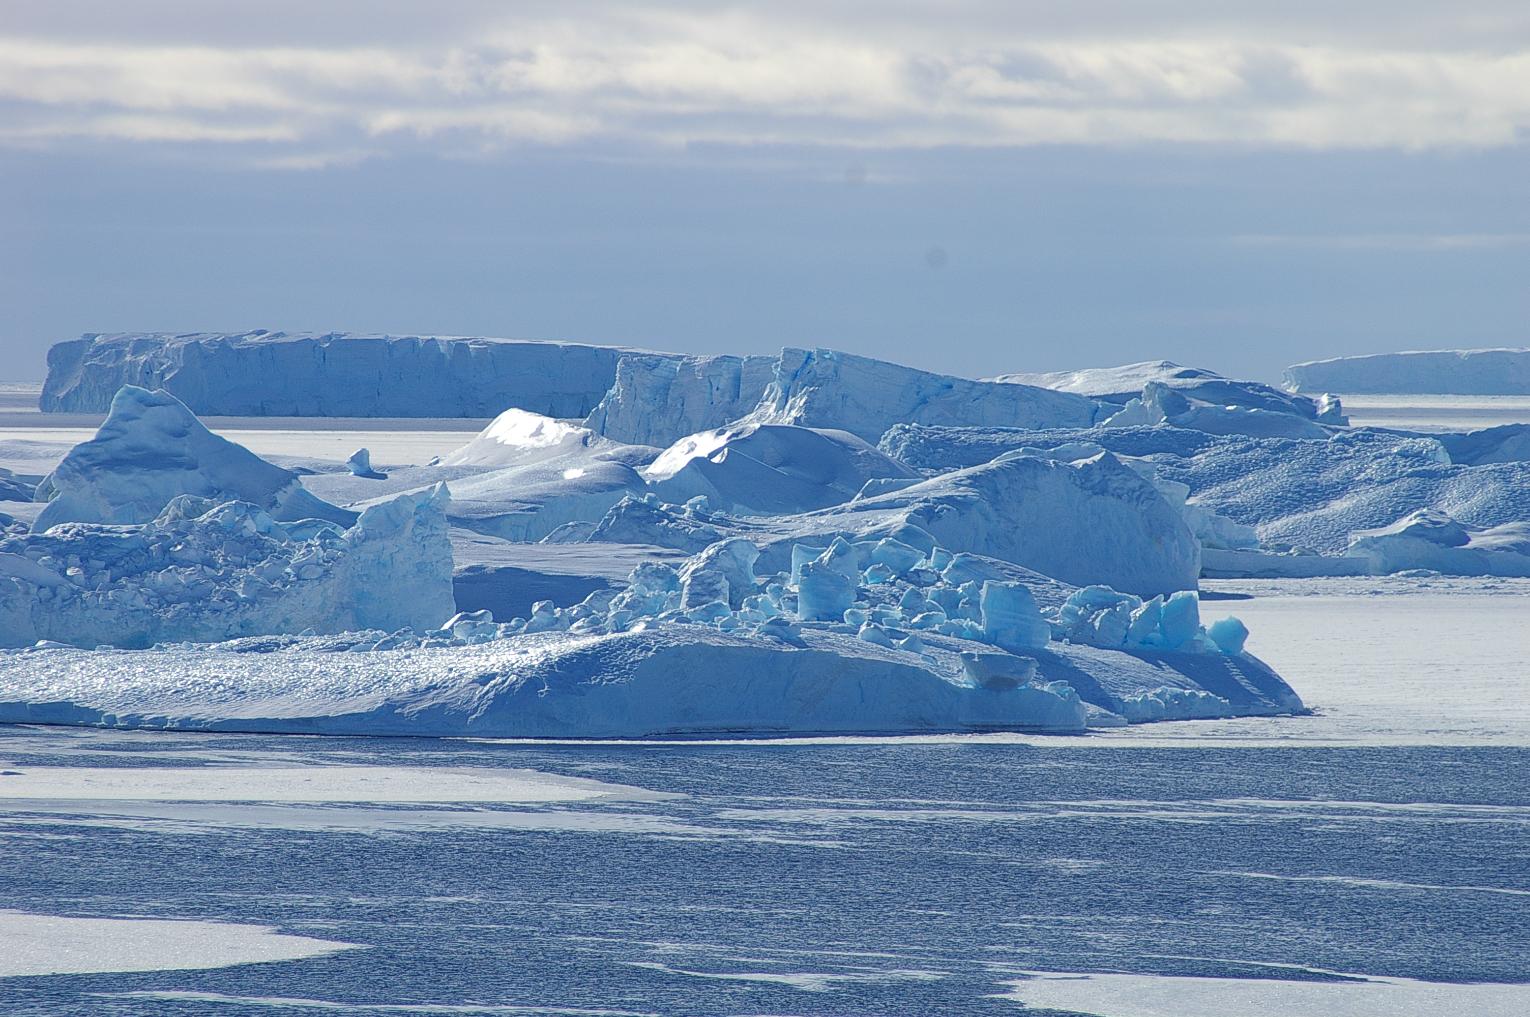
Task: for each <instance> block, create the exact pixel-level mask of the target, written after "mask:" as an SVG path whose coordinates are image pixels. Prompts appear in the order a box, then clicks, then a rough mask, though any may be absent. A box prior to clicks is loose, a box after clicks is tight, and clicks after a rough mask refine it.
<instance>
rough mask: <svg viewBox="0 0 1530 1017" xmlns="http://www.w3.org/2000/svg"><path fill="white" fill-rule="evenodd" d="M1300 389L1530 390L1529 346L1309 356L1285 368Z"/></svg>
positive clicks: (1356, 391)
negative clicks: (1527, 347) (1318, 357)
mask: <svg viewBox="0 0 1530 1017" xmlns="http://www.w3.org/2000/svg"><path fill="white" fill-rule="evenodd" d="M1285 382H1286V385H1287V387H1289V388H1291V389H1292V390H1293V391H1297V392H1343V393H1353V394H1355V395H1362V394H1364V395H1393V394H1425V395H1429V394H1439V395H1530V349H1491V350H1419V351H1410V352H1406V353H1372V354H1369V355H1366V356H1355V357H1334V358H1332V359H1329V360H1309V361H1307V362H1305V363H1301V364H1292V365H1291V366H1290V367H1288V368H1286V373H1285Z"/></svg>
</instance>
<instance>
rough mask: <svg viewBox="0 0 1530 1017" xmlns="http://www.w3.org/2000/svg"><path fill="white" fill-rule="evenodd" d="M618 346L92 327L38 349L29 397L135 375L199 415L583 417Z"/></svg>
mask: <svg viewBox="0 0 1530 1017" xmlns="http://www.w3.org/2000/svg"><path fill="white" fill-rule="evenodd" d="M624 352H627V351H623V350H621V349H619V348H616V347H610V346H591V345H586V344H581V343H564V342H541V341H532V340H522V339H492V338H479V337H459V336H394V335H354V334H348V333H345V332H326V333H291V334H289V333H286V332H269V331H265V330H257V331H253V332H193V333H169V332H122V333H116V334H94V333H92V334H87V335H85V336H82V337H81V338H79V339H76V340H72V341H69V342H62V343H58V344H56V345H55V346H54V347H53V348H52V349H51V350H49V351H48V378H47V381H46V383H45V384H44V386H43V392H42V399H41V404H40V405H41V407H42V409H43V410H44V411H58V412H73V413H80V412H99V411H101V410H105V409H106V408H107V406H108V404H109V403H110V402H111V399H112V397H113V395H115V394H116V392H117V390H118V389H119V388H121V387H122V386H123V385H137V386H139V387H142V388H162V389H165V390H166V391H168V392H170V393H171V394H172V395H174V396H176V397H177V398H178V399H180V400H181V401H182V402H184V403H186V404H187V405H188V406H190V407H191V408H192V409H193V410H195V411H196V412H197V413H201V414H204V415H208V414H215V415H220V416H292V417H492V416H494V415H495V414H497V413H499V412H500V411H502V410H504V409H505V408H506V407H510V406H516V407H519V408H521V409H525V410H530V411H532V412H534V413H543V414H546V415H548V416H553V417H583V416H584V415H585V414H587V413H589V412H590V411H591V410H592V409H593V408H594V407H595V405H596V404H597V403H599V402H600V400H601V398H602V397H603V396H604V395H605V393H606V391H607V390H608V389H610V387H611V383H612V382H613V380H615V377H616V362H617V359H618V358H619V357H620V356H621V355H622V354H623V353H624ZM653 356H662V354H654V355H653ZM276 379H279V383H276V381H275V380H276Z"/></svg>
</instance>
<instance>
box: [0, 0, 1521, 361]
mask: <svg viewBox="0 0 1530 1017" xmlns="http://www.w3.org/2000/svg"><path fill="white" fill-rule="evenodd" d="M1527 322H1530V4H1525V3H1524V2H1523V0H1514V2H1471V0H1467V2H1464V3H1460V4H1441V3H1438V2H1437V0H1389V2H1385V3H1383V2H1380V0H1353V2H1351V3H1347V4H1333V3H1332V2H1331V0H1325V2H1321V3H1319V2H1315V0H1289V2H1286V3H1282V4H1270V3H1267V2H1262V0H1261V2H1258V3H1251V2H1248V0H1161V2H1154V3H1151V4H1148V3H1142V2H1139V0H1103V2H1088V0H1085V2H1074V3H1068V4H1057V3H1033V2H1028V0H1009V2H987V0H945V2H942V3H909V2H900V0H882V2H877V3H871V2H860V0H848V2H840V3H833V4H826V3H824V2H822V0H817V2H811V3H810V2H803V0H774V2H772V3H769V4H732V5H720V4H699V3H675V2H671V3H659V4H637V3H633V2H626V3H580V2H570V0H565V2H559V3H541V2H536V0H526V2H517V3H502V2H489V0H482V2H480V0H458V2H452V0H438V2H432V3H419V2H415V0H408V2H405V0H326V2H324V3H318V4H315V3H312V2H311V0H305V2H295V0H266V2H263V3H259V4H253V3H240V2H229V3H218V4H204V3H194V2H189V0H186V2H179V3H169V2H164V0H134V2H133V3H131V4H124V3H121V2H120V0H41V2H39V0H4V4H3V6H0V353H3V355H4V356H3V360H0V376H3V377H8V378H14V379H40V378H41V377H42V375H43V373H44V371H45V367H44V355H45V352H46V350H47V347H48V346H49V345H50V344H51V343H53V342H56V341H58V340H60V339H65V338H69V337H72V336H75V335H78V334H80V333H82V332H106V331H113V332H115V331H137V330H145V331H147V330H166V331H203V330H209V331H211V330H221V331H243V330H247V329H253V328H270V329H281V330H286V331H299V330H318V331H331V330H348V331H366V332H394V333H402V334H443V335H494V336H516V337H524V338H558V339H573V340H581V341H589V342H598V343H610V344H622V345H634V346H642V347H647V348H652V349H664V350H677V351H683V352H697V353H703V352H730V353H744V352H774V351H775V350H777V349H779V348H780V347H781V346H785V345H793V346H804V345H806V346H826V347H832V348H837V349H842V350H848V351H853V352H857V353H864V354H868V355H871V356H879V357H883V358H886V359H891V360H896V361H900V362H903V363H908V364H913V365H916V366H920V367H925V368H930V369H934V370H941V371H946V372H950V373H956V374H963V375H968V376H986V375H993V374H999V373H1009V372H1016V371H1045V370H1059V369H1064V368H1073V367H1086V366H1105V365H1110V364H1117V363H1123V362H1129V361H1135V360H1145V359H1159V358H1168V359H1172V360H1176V361H1179V362H1181V363H1188V364H1194V365H1196V366H1202V367H1209V368H1211V369H1214V370H1218V371H1221V372H1223V373H1226V374H1233V375H1240V376H1246V377H1255V378H1262V379H1267V380H1274V379H1277V378H1278V377H1279V374H1280V370H1281V368H1282V367H1284V366H1285V365H1287V364H1290V363H1294V362H1296V361H1299V360H1307V359H1315V358H1320V357H1328V356H1339V355H1344V354H1350V353H1367V352H1381V351H1386V350H1397V349H1428V348H1436V349H1437V348H1462V347H1481V346H1505V345H1508V346H1530V326H1527Z"/></svg>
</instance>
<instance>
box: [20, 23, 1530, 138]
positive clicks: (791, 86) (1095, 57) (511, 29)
mask: <svg viewBox="0 0 1530 1017" xmlns="http://www.w3.org/2000/svg"><path fill="white" fill-rule="evenodd" d="M824 6H825V5H822V4H808V3H798V2H794V0H787V2H778V3H772V4H769V5H764V4H761V5H754V6H734V7H727V8H717V7H714V6H710V5H686V4H674V3H670V4H660V5H654V4H646V5H642V6H641V7H639V6H637V5H630V4H569V3H562V4H543V3H524V4H513V5H509V4H499V3H480V2H459V3H444V4H420V3H401V2H394V0H382V2H371V3H360V2H344V0H343V2H336V3H326V4H318V5H314V4H296V3H289V2H285V0H281V2H273V3H265V4H260V5H253V4H250V5H244V4H237V5H195V4H185V3H179V4H172V3H162V2H156V0H142V2H137V3H133V4H121V3H100V2H71V0H43V2H33V0H12V2H11V3H10V4H8V5H7V17H6V18H5V19H4V22H3V23H0V145H8V146H12V147H25V148H57V147H61V146H68V145H70V144H71V143H77V142H79V141H81V140H88V141H93V142H94V141H102V140H106V141H113V142H120V143H124V144H134V145H139V146H154V145H160V146H166V145H168V146H175V145H185V144H200V145H202V146H203V147H210V148H211V149H213V150H219V149H225V148H226V149H232V150H240V149H247V148H249V147H251V146H258V147H259V150H260V153H261V154H260V156H259V157H260V158H261V159H263V160H266V161H267V163H268V164H269V165H271V166H274V167H289V168H302V167H306V166H318V165H325V164H328V163H332V162H346V161H355V160H357V159H361V158H365V157H369V156H374V155H384V154H388V153H390V152H396V151H399V150H403V149H410V148H416V147H418V146H419V145H421V144H424V145H428V146H431V147H433V148H436V149H438V150H440V151H442V152H444V153H447V154H452V153H462V154H475V153H481V152H484V151H495V150H500V149H504V148H509V147H526V146H542V147H545V146H566V145H570V144H582V145H590V144H595V145H601V144H609V143H619V144H622V145H624V146H626V145H631V144H637V145H641V146H652V147H656V148H659V149H664V148H672V147H683V146H690V145H696V144H724V145H746V146H758V145H783V146H785V145H793V146H801V145H809V146H811V145H825V144H828V145H835V146H851V147H863V148H867V149H877V148H904V149H907V148H926V147H937V146H963V147H1024V146H1034V145H1048V144H1073V145H1079V144H1082V145H1100V144H1122V143H1151V142H1202V143H1231V144H1237V145H1245V146H1247V145H1252V146H1281V147H1296V148H1306V149H1319V150H1325V149H1343V148H1393V149H1411V150H1417V149H1429V148H1449V147H1465V148H1490V147H1500V146H1506V145H1511V144H1514V143H1516V142H1517V141H1520V140H1523V138H1524V136H1525V132H1526V127H1527V125H1530V9H1527V8H1526V6H1525V5H1524V4H1523V3H1487V4H1474V5H1466V6H1463V5H1445V4H1439V3H1426V2H1416V0H1403V2H1400V3H1388V4H1378V3H1370V2H1364V3H1356V4H1346V5H1338V6H1340V7H1342V10H1339V11H1331V10H1328V8H1330V7H1333V6H1335V5H1331V4H1317V3H1311V2H1296V3H1288V4H1282V5H1269V4H1257V5H1256V4H1238V3H1225V2H1224V3H1185V2H1181V3H1173V2H1168V3H1162V4H1140V3H1125V2H1116V3H1084V4H1068V5H1056V4H1031V3H980V2H956V3H942V4H922V5H921V4H909V3H897V2H890V3H882V4H863V3H849V4H838V5H830V6H831V7H832V10H830V11H828V12H825V11H823V10H822V8H823V7H824ZM1275 6H1278V7H1279V8H1280V10H1279V13H1278V15H1272V14H1271V13H1270V9H1271V8H1272V7H1275Z"/></svg>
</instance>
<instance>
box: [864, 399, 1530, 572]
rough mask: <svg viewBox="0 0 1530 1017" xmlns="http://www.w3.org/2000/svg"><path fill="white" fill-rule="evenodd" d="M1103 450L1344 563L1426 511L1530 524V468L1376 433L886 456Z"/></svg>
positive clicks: (1036, 438) (1134, 433)
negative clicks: (1358, 542) (1468, 462)
mask: <svg viewBox="0 0 1530 1017" xmlns="http://www.w3.org/2000/svg"><path fill="white" fill-rule="evenodd" d="M1080 441H1084V442H1091V443H1094V444H1096V445H1099V446H1101V447H1103V448H1106V449H1109V450H1111V451H1112V452H1115V453H1118V454H1120V455H1124V456H1142V457H1147V458H1148V459H1150V460H1152V462H1153V463H1154V464H1155V465H1156V466H1157V468H1158V475H1159V477H1160V478H1161V479H1164V480H1169V481H1177V482H1179V483H1183V484H1185V485H1187V486H1188V487H1189V488H1190V492H1191V500H1192V503H1193V504H1196V505H1200V506H1203V507H1205V508H1207V509H1210V510H1212V511H1214V512H1217V513H1219V514H1221V515H1225V516H1228V517H1230V518H1232V519H1233V520H1235V521H1237V522H1239V523H1242V524H1245V525H1248V526H1252V527H1254V528H1255V529H1256V530H1257V531H1258V533H1259V536H1260V538H1261V539H1262V540H1263V541H1264V542H1265V543H1266V544H1268V545H1283V544H1289V545H1296V546H1299V547H1304V548H1308V549H1310V550H1314V551H1321V552H1324V553H1327V554H1341V553H1343V551H1344V550H1345V549H1346V548H1347V547H1348V544H1349V534H1350V533H1351V531H1354V530H1363V529H1371V528H1375V527H1380V526H1389V525H1391V524H1392V523H1394V522H1396V521H1397V520H1398V519H1400V518H1402V517H1403V516H1405V515H1407V514H1408V513H1409V512H1412V511H1414V510H1416V509H1420V508H1432V509H1437V510H1439V511H1442V512H1445V513H1446V514H1448V515H1449V516H1451V517H1452V518H1454V519H1458V520H1461V521H1462V522H1464V523H1467V524H1469V525H1472V526H1477V527H1489V526H1500V525H1502V524H1504V523H1513V522H1521V521H1525V520H1530V463H1523V462H1509V463H1492V464H1486V465H1482V466H1463V465H1456V464H1453V463H1451V462H1450V457H1449V455H1448V454H1447V453H1446V451H1445V448H1444V446H1442V445H1441V444H1440V442H1439V441H1436V440H1435V439H1434V438H1431V437H1424V436H1421V435H1401V434H1388V433H1385V432H1381V431H1371V430H1366V429H1359V430H1352V431H1340V432H1338V433H1336V434H1334V435H1333V436H1332V437H1331V438H1328V439H1326V440H1322V441H1316V440H1297V439H1287V438H1248V437H1238V436H1216V435H1210V434H1206V433H1203V432H1200V431H1193V430H1186V429H1183V428H1176V427H1166V426H1158V427H1124V428H1094V429H1092V430H1088V431H1051V432H1036V431H1026V430H1017V429H1001V428H988V429H975V428H971V429H966V428H929V427H917V426H902V427H898V428H894V429H893V430H892V431H890V432H889V433H888V435H887V436H886V438H884V440H883V441H882V442H881V444H880V447H881V449H882V450H883V451H884V452H887V453H888V454H889V455H891V456H893V458H895V459H899V460H901V461H902V462H905V463H908V464H909V465H910V466H914V467H916V468H920V469H930V468H938V467H942V466H945V465H947V464H965V463H982V462H987V461H988V460H990V459H992V458H993V457H994V456H997V455H1000V454H1001V453H1003V452H1005V451H1008V450H1012V449H1016V448H1024V447H1027V446H1030V447H1039V448H1052V447H1056V446H1060V445H1066V444H1069V443H1073V442H1080Z"/></svg>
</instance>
